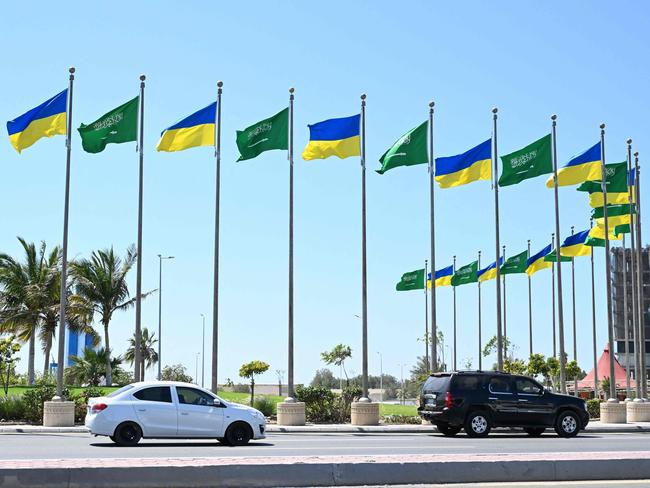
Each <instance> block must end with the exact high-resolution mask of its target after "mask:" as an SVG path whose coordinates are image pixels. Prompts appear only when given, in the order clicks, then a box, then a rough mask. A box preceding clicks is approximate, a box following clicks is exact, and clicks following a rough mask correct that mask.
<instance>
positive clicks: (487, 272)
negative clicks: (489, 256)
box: [476, 256, 503, 283]
mask: <svg viewBox="0 0 650 488" xmlns="http://www.w3.org/2000/svg"><path fill="white" fill-rule="evenodd" d="M495 263H496V261H494V262H493V263H492V264H490V265H489V266H487V267H485V268H483V269H479V270H478V273H476V275H477V276H478V280H479V281H480V282H481V283H483V282H484V281H488V280H493V279H494V278H496V277H497V267H496V264H495ZM502 264H503V256H502V257H500V258H499V266H501V265H502Z"/></svg>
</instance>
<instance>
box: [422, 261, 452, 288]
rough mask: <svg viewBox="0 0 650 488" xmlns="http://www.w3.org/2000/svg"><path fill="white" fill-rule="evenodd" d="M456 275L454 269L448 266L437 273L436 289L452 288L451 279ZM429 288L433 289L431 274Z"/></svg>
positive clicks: (428, 278) (428, 281) (428, 282)
mask: <svg viewBox="0 0 650 488" xmlns="http://www.w3.org/2000/svg"><path fill="white" fill-rule="evenodd" d="M453 275H454V267H453V266H447V267H446V268H442V269H439V270H437V271H436V288H439V287H441V286H451V277H452V276H453ZM427 288H431V273H429V275H428V276H427Z"/></svg>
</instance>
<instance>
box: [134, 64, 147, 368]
mask: <svg viewBox="0 0 650 488" xmlns="http://www.w3.org/2000/svg"><path fill="white" fill-rule="evenodd" d="M145 79H146V76H145V75H140V137H139V140H138V152H139V156H140V168H139V181H138V264H137V268H136V284H135V357H134V360H135V368H134V374H133V377H134V378H135V381H142V380H144V371H141V370H140V362H141V361H142V344H141V342H142V329H141V321H142V190H143V179H144V147H143V146H144V80H145Z"/></svg>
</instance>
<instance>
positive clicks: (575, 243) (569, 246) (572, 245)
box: [560, 229, 591, 257]
mask: <svg viewBox="0 0 650 488" xmlns="http://www.w3.org/2000/svg"><path fill="white" fill-rule="evenodd" d="M588 237H589V229H587V230H583V231H582V232H578V233H577V234H573V235H570V236H569V237H567V238H566V239H564V242H563V243H562V245H561V246H560V255H562V256H571V257H577V256H589V255H590V254H591V246H588V245H586V244H585V242H586V241H587V238H588Z"/></svg>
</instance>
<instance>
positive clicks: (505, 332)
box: [496, 246, 508, 360]
mask: <svg viewBox="0 0 650 488" xmlns="http://www.w3.org/2000/svg"><path fill="white" fill-rule="evenodd" d="M502 248H503V262H504V264H505V262H506V246H502ZM496 266H497V268H500V267H501V266H499V261H498V260H497V262H496ZM503 353H504V356H505V359H506V360H507V359H508V315H507V308H506V275H503Z"/></svg>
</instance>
